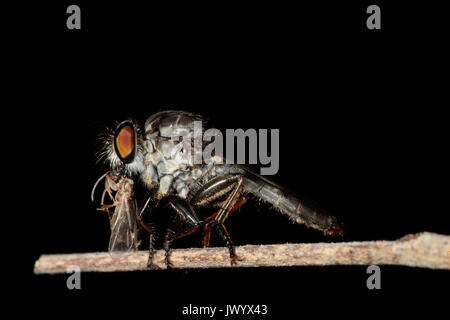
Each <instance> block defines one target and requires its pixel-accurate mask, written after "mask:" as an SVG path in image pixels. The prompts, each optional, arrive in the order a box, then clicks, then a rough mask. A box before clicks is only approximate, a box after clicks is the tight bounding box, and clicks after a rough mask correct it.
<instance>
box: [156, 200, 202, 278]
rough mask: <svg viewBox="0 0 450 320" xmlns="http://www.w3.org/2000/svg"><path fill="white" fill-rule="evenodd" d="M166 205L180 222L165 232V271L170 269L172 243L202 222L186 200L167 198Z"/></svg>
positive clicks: (194, 229)
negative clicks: (176, 215)
mask: <svg viewBox="0 0 450 320" xmlns="http://www.w3.org/2000/svg"><path fill="white" fill-rule="evenodd" d="M168 204H169V205H170V206H171V207H172V209H174V211H175V212H176V213H177V214H178V215H179V217H180V221H179V222H178V223H177V224H176V226H175V228H174V230H171V229H167V230H166V235H165V238H164V250H165V262H166V266H167V269H171V267H172V265H171V263H170V246H171V244H172V242H173V241H174V240H177V239H179V238H182V237H184V236H187V235H189V234H191V233H193V232H194V231H196V230H197V228H198V227H199V226H200V225H201V224H202V222H201V221H200V220H199V219H198V217H197V214H196V213H195V211H194V209H193V208H192V206H191V205H190V204H189V203H188V202H187V201H186V200H184V199H181V198H178V197H171V198H169V202H168Z"/></svg>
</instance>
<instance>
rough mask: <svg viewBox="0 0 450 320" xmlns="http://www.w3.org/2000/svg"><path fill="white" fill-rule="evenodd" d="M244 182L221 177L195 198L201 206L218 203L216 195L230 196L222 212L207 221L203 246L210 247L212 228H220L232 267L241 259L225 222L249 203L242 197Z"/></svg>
mask: <svg viewBox="0 0 450 320" xmlns="http://www.w3.org/2000/svg"><path fill="white" fill-rule="evenodd" d="M242 182H243V178H242V176H224V177H220V178H218V179H217V180H215V181H213V182H211V183H209V184H208V185H207V186H205V187H204V188H203V189H202V190H201V192H200V193H199V194H198V195H197V196H196V197H194V199H195V200H196V202H197V205H199V204H201V203H202V202H207V201H208V202H210V203H211V202H214V201H215V200H216V201H217V200H218V199H217V198H216V199H214V195H213V194H214V193H215V194H217V195H220V194H229V195H228V197H227V198H226V200H225V201H224V202H223V205H222V207H221V208H220V210H219V211H218V212H216V213H215V214H213V215H212V216H210V217H208V218H207V219H206V220H205V227H204V239H203V244H204V245H205V246H209V240H210V236H211V228H213V227H215V228H218V230H219V234H220V235H221V237H222V239H223V240H224V242H225V244H226V245H227V247H228V250H229V251H230V259H231V265H234V264H236V260H239V259H238V257H237V255H236V251H235V248H234V245H233V242H232V241H231V237H230V234H229V233H228V230H227V229H226V227H225V225H224V222H225V220H226V219H227V218H228V216H229V215H230V213H231V212H233V211H235V210H237V209H238V208H239V207H241V206H242V205H243V204H244V203H245V202H246V201H247V197H242ZM216 197H217V196H216Z"/></svg>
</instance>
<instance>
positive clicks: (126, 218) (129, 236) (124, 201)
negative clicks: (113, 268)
mask: <svg viewBox="0 0 450 320" xmlns="http://www.w3.org/2000/svg"><path fill="white" fill-rule="evenodd" d="M110 222H111V237H110V239H109V248H108V249H109V252H110V253H111V252H116V251H122V252H123V251H125V252H128V251H132V250H134V249H136V248H137V244H138V242H137V213H136V202H135V199H134V197H121V198H120V199H119V202H118V203H117V206H116V207H115V210H114V214H113V216H112V217H111V221H110Z"/></svg>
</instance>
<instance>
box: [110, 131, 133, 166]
mask: <svg viewBox="0 0 450 320" xmlns="http://www.w3.org/2000/svg"><path fill="white" fill-rule="evenodd" d="M135 144H136V139H135V133H134V128H133V125H132V124H130V123H128V122H126V123H122V124H121V125H119V127H118V128H117V130H116V133H115V135H114V148H115V151H116V154H117V155H118V156H119V158H120V160H122V161H123V162H125V163H128V162H131V161H132V160H133V158H134V150H135Z"/></svg>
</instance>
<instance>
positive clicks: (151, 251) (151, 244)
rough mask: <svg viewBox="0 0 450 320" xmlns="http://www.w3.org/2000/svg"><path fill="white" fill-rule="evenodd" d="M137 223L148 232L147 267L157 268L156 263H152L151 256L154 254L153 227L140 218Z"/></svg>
mask: <svg viewBox="0 0 450 320" xmlns="http://www.w3.org/2000/svg"><path fill="white" fill-rule="evenodd" d="M139 224H140V225H141V226H142V227H143V228H144V229H145V230H146V231H147V232H148V233H149V240H148V243H149V245H148V260H147V267H148V268H149V269H159V267H158V266H157V265H155V264H153V256H154V255H155V229H154V228H153V227H152V226H151V225H149V224H147V223H145V222H144V221H142V220H140V221H139Z"/></svg>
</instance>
